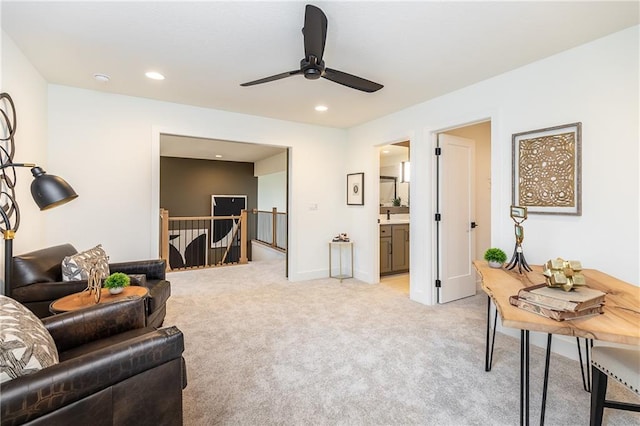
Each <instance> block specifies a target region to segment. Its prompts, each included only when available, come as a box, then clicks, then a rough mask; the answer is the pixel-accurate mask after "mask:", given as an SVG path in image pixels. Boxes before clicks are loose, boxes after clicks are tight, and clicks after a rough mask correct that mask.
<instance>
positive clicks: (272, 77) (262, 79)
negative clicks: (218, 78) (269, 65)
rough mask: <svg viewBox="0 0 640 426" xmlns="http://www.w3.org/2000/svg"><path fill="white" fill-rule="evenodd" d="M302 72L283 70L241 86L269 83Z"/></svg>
mask: <svg viewBox="0 0 640 426" xmlns="http://www.w3.org/2000/svg"><path fill="white" fill-rule="evenodd" d="M300 73H302V71H301V70H294V71H289V72H283V73H282V74H276V75H272V76H271V77H265V78H261V79H260V80H254V81H250V82H248V83H242V84H241V85H240V86H242V87H247V86H254V85H256V84H262V83H268V82H270V81H275V80H280V79H282V78H287V77H291V76H292V75H296V74H300Z"/></svg>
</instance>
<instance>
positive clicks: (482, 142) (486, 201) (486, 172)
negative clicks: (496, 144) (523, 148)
mask: <svg viewBox="0 0 640 426" xmlns="http://www.w3.org/2000/svg"><path fill="white" fill-rule="evenodd" d="M446 133H447V134H450V135H453V136H459V137H461V138H467V139H473V140H474V141H475V142H476V176H475V180H476V194H475V195H476V216H475V221H476V223H477V224H478V227H477V228H476V230H475V233H476V258H477V259H482V257H483V256H484V252H485V251H486V250H487V249H488V248H489V247H491V122H490V121H485V122H484V123H478V124H474V125H471V126H465V127H460V128H457V129H453V130H447V131H446ZM505 252H507V255H509V253H508V251H507V250H505Z"/></svg>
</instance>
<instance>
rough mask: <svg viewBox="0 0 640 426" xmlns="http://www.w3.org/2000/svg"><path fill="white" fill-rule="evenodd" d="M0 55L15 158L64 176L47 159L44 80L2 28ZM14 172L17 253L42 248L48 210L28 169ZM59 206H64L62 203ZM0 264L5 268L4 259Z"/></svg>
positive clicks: (0, 251) (2, 254)
mask: <svg viewBox="0 0 640 426" xmlns="http://www.w3.org/2000/svg"><path fill="white" fill-rule="evenodd" d="M1 57H2V88H1V89H0V91H1V92H6V93H8V94H9V95H10V96H11V97H12V99H13V101H14V103H15V109H16V117H17V120H16V121H17V126H16V134H15V138H14V140H15V149H16V151H15V156H14V161H15V162H18V163H19V162H26V163H36V164H38V165H39V166H41V167H42V168H44V169H45V170H46V171H47V172H48V173H50V174H55V175H58V176H61V177H65V175H64V171H62V170H57V169H56V168H55V167H53V168H49V165H48V162H47V83H46V82H45V80H44V79H43V78H42V77H41V76H40V74H38V72H37V71H36V70H35V68H34V67H33V66H32V65H31V63H30V62H29V61H28V60H27V59H26V58H25V57H24V55H23V54H22V52H21V51H20V50H19V49H18V48H17V46H16V45H15V44H14V42H13V40H11V38H9V37H8V36H7V35H6V34H4V32H3V33H2V55H1ZM16 175H17V185H16V201H17V202H18V205H19V207H20V215H21V219H20V227H19V229H18V232H17V234H16V237H15V240H14V245H13V252H14V253H15V254H19V253H24V252H27V251H31V250H36V249H39V248H42V246H43V245H44V243H45V237H44V233H45V218H46V217H47V216H48V215H49V214H50V213H51V212H50V211H44V212H40V210H39V209H38V207H37V206H36V204H35V202H34V201H33V197H32V196H31V191H30V186H31V182H32V181H33V178H32V174H31V172H30V170H29V169H28V168H18V169H16ZM2 204H4V200H2ZM60 209H61V210H64V209H65V206H62V207H60ZM3 227H4V226H3ZM0 246H1V247H0V253H1V256H2V258H4V245H0ZM0 267H2V268H3V269H4V262H3V263H2V265H0ZM2 273H3V274H4V271H2Z"/></svg>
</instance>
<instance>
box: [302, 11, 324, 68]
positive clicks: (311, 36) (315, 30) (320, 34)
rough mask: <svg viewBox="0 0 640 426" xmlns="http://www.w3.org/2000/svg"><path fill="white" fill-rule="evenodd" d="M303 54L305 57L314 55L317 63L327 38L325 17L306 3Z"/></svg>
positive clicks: (320, 58)
mask: <svg viewBox="0 0 640 426" xmlns="http://www.w3.org/2000/svg"><path fill="white" fill-rule="evenodd" d="M302 34H303V35H304V55H305V58H307V59H308V58H309V56H315V57H316V58H318V63H320V61H321V60H322V55H323V54H324V44H325V42H326V40H327V17H326V15H325V14H324V12H322V10H320V9H318V8H317V7H315V6H312V5H310V4H308V5H307V7H306V9H305V13H304V28H302Z"/></svg>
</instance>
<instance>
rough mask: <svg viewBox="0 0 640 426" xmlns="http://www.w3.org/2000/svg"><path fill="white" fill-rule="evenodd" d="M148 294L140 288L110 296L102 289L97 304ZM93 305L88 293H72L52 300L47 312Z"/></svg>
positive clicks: (130, 288)
mask: <svg viewBox="0 0 640 426" xmlns="http://www.w3.org/2000/svg"><path fill="white" fill-rule="evenodd" d="M148 294H149V290H148V289H147V288H146V287H141V286H129V287H125V288H124V289H123V290H122V293H119V294H111V293H109V290H108V289H106V288H103V289H102V290H101V294H100V302H99V303H100V304H103V303H111V302H116V301H118V300H121V299H124V298H125V297H129V296H138V297H147V295H148ZM95 304H96V300H95V297H94V296H93V294H89V292H88V291H81V292H80V293H73V294H70V295H68V296H65V297H62V298H60V299H58V300H54V301H53V302H52V303H51V305H49V311H50V312H51V313H52V314H59V313H61V312H68V311H76V310H78V309H83V308H88V307H90V306H93V305H95Z"/></svg>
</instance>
